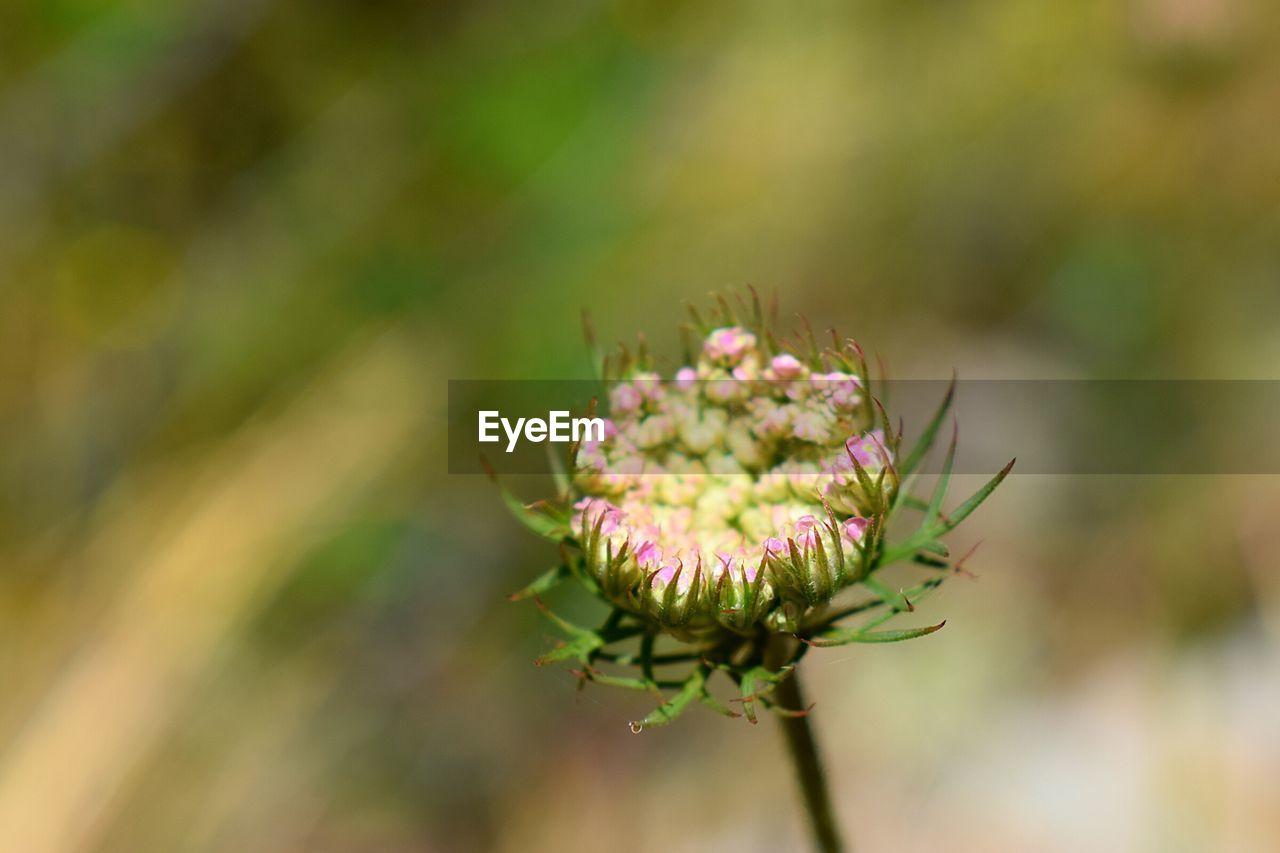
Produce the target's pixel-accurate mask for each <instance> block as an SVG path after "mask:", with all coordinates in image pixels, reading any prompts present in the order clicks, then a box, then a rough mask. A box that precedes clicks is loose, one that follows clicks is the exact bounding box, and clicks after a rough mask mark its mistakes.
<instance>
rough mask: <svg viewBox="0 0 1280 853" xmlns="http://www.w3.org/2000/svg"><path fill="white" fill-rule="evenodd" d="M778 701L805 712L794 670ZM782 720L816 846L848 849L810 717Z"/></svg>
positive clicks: (830, 851)
mask: <svg viewBox="0 0 1280 853" xmlns="http://www.w3.org/2000/svg"><path fill="white" fill-rule="evenodd" d="M774 698H775V699H776V700H777V702H778V704H779V705H780V706H781V707H783V708H785V709H787V710H789V711H799V712H803V711H804V710H805V704H804V694H803V693H802V692H801V690H800V681H799V678H798V676H797V674H796V672H795V671H794V670H793V671H792V672H791V674H790V675H789V676H787V677H786V678H784V679H783V680H782V683H781V684H779V685H778V687H777V688H776V689H775V690H774ZM778 719H779V720H780V721H781V723H782V733H783V734H784V735H786V738H787V749H788V751H789V752H790V753H791V763H792V764H793V765H794V766H795V769H796V778H797V780H799V782H800V791H801V792H802V793H803V794H804V804H805V808H806V809H807V810H808V812H809V823H810V828H811V829H812V830H813V841H814V844H815V846H816V847H817V849H818V850H821V851H823V853H839V851H841V850H844V847H843V845H842V844H841V843H840V830H839V828H838V827H837V826H836V818H835V814H834V812H833V811H832V809H831V792H830V791H829V790H828V789H827V778H826V775H825V774H824V773H823V772H822V759H821V758H820V757H819V755H818V744H817V742H816V741H815V740H814V737H813V728H812V727H811V726H810V725H809V717H808V715H805V716H780V717H778Z"/></svg>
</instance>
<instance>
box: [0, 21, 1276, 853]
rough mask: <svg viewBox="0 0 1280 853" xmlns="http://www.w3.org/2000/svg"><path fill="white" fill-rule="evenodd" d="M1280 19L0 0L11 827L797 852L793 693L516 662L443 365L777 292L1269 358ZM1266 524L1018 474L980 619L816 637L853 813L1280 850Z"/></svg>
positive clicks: (1067, 841) (502, 520)
mask: <svg viewBox="0 0 1280 853" xmlns="http://www.w3.org/2000/svg"><path fill="white" fill-rule="evenodd" d="M1278 13H1280V9H1278V8H1277V7H1276V6H1275V5H1274V4H1272V3H1267V2H1264V0H1125V2H1101V0H1080V2H1060V3H1023V2H945V3H937V2H914V1H913V2H902V0H898V2H881V1H880V0H866V2H856V3H831V2H815V3H808V4H803V6H797V5H795V4H778V3H762V2H761V3H747V4H739V5H736V6H733V7H728V6H724V5H722V4H712V3H700V2H692V3H680V2H676V1H675V0H622V2H612V3H607V2H605V3H590V2H551V3H536V4H525V5H523V6H521V5H516V4H498V3H493V2H484V0H480V1H479V2H473V3H465V4H464V3H454V4H449V3H425V2H424V3H414V2H409V0H385V2H378V3H367V2H366V3H361V2H353V0H314V2H305V3H304V2H300V0H32V2H18V3H5V4H0V848H3V849H5V850H13V851H22V853H42V851H51V852H52V851H57V853H73V851H129V853H133V851H165V853H168V851H237V853H246V851H249V852H250V853H251V852H252V851H419V850H427V851H478V850H499V851H504V850H510V851H516V850H519V851H531V850H555V851H559V850H602V849H609V850H622V851H627V850H645V851H648V850H696V851H710V850H724V851H735V852H736V853H737V852H739V851H748V850H766V849H768V850H776V849H802V848H803V845H804V844H805V839H804V835H803V832H804V827H803V824H802V823H801V821H800V819H799V817H798V815H797V808H796V800H795V798H794V796H793V790H792V784H791V779H790V776H789V771H788V768H787V766H786V764H785V763H784V755H783V752H782V748H781V743H780V738H779V736H778V733H777V732H776V731H774V730H773V726H772V725H770V723H771V722H772V721H770V720H764V721H762V724H761V725H759V726H755V727H752V726H749V725H747V724H746V723H745V722H743V721H734V722H730V721H726V720H724V719H722V718H720V717H717V716H715V715H712V714H709V713H706V712H693V713H690V714H689V715H688V716H686V717H685V719H683V720H682V721H681V722H680V724H679V725H677V726H675V727H672V728H670V729H666V730H661V731H647V732H644V733H643V734H641V735H632V734H631V733H630V732H629V731H628V729H627V726H626V723H625V721H626V720H629V719H632V718H633V717H635V716H636V715H637V713H638V712H643V710H644V708H645V705H646V702H647V700H645V699H644V698H643V697H636V696H632V695H629V694H622V693H619V692H616V691H610V690H604V689H591V690H588V691H587V692H585V693H584V694H583V695H582V696H580V697H577V696H576V695H575V684H574V680H573V678H572V676H570V675H568V674H567V673H565V672H562V671H553V670H540V669H536V668H535V667H534V666H533V665H532V659H533V657H534V656H535V655H536V654H538V653H539V652H540V651H541V650H543V649H544V648H545V647H546V646H547V644H549V643H550V642H552V631H551V629H550V627H549V626H548V625H547V624H546V623H545V622H543V621H541V620H540V617H539V616H538V614H537V613H536V611H535V610H534V608H533V607H531V606H521V605H511V604H508V603H506V602H505V600H504V597H503V595H504V593H507V592H509V591H511V590H512V589H515V588H517V587H518V586H520V585H522V584H523V583H524V582H525V581H527V580H528V579H529V578H531V577H533V576H534V575H535V573H538V572H540V571H542V570H544V569H545V568H546V567H547V566H549V565H551V563H552V561H554V559H555V555H554V553H552V552H551V551H550V550H549V548H548V546H545V545H544V544H543V543H541V542H539V541H537V540H534V539H533V538H531V537H529V536H527V535H525V534H524V533H523V532H522V530H521V529H520V528H518V526H517V525H516V524H515V523H514V522H513V521H512V520H510V519H509V518H508V517H507V516H506V515H505V514H504V513H503V512H502V510H501V508H500V506H499V501H498V499H497V496H496V494H495V493H494V491H493V490H492V489H491V488H490V487H489V486H488V484H487V483H485V482H484V481H483V479H482V478H480V477H474V476H450V475H448V474H447V473H446V464H445V452H444V447H445V436H444V434H443V429H444V412H443V406H444V400H445V382H446V380H447V379H449V378H469V379H478V378H544V379H545V378H573V377H584V376H587V375H589V374H588V362H587V357H586V352H585V349H584V347H583V345H582V342H581V337H580V334H579V330H578V314H579V311H580V309H582V308H584V307H589V308H590V309H591V310H592V311H593V313H594V315H595V318H596V322H597V325H598V327H599V329H600V333H601V336H602V337H604V338H605V339H615V338H630V337H631V336H632V335H634V333H636V332H637V331H643V332H645V333H646V334H647V335H648V336H649V338H650V340H651V341H653V342H654V344H655V346H656V347H657V348H659V349H665V350H667V351H668V352H670V353H672V355H675V354H676V353H677V349H676V346H677V340H678V338H677V335H676V333H675V324H676V322H677V321H678V319H679V317H680V314H681V311H682V307H681V306H682V303H683V302H684V301H686V300H694V301H697V300H702V299H704V298H705V296H706V294H707V293H708V292H709V291H711V290H714V289H720V288H726V287H734V286H742V285H746V284H752V285H755V286H757V287H759V288H761V289H762V290H763V291H765V292H766V293H769V292H774V293H777V294H778V297H779V301H780V303H781V306H782V309H783V313H784V315H787V316H789V315H790V314H792V313H794V312H804V313H805V314H807V315H808V316H810V317H811V318H813V320H814V321H815V324H816V325H818V326H819V327H825V326H828V325H830V326H836V327H838V328H840V329H841V330H842V331H844V332H846V333H849V334H853V335H856V336H858V337H859V339H860V340H861V341H862V342H863V343H864V344H865V345H866V346H867V347H868V348H869V349H872V350H875V351H876V352H878V353H880V354H881V355H882V356H883V357H884V359H885V361H886V362H887V363H888V364H889V366H890V369H891V371H892V372H893V373H894V375H896V376H908V377H927V378H937V377H945V376H947V375H949V373H950V370H951V368H952V367H953V366H954V367H957V368H958V369H959V370H960V372H961V375H962V376H965V377H969V378H999V377H1017V378H1040V377H1072V378H1093V377H1106V378H1127V377H1142V378H1184V377H1185V378H1198V379H1219V378H1228V377H1244V378H1267V379H1280V322H1278V321H1277V317H1280V122H1278V121H1277V118H1278V116H1280V113H1278V109H1280V14H1278ZM1071 417H1072V414H1071V412H1069V411H1065V412H1063V413H1062V418H1063V420H1064V422H1065V423H1069V422H1070V418H1071ZM962 426H963V425H962ZM1222 440H1228V441H1229V440H1230V435H1229V430H1228V431H1227V432H1226V433H1224V438H1223V439H1222ZM1016 453H1017V448H1009V455H1014V454H1016ZM512 485H513V486H514V487H515V488H516V489H518V490H520V491H521V492H522V493H524V494H526V495H528V496H529V497H534V496H537V495H538V494H539V492H540V490H542V489H545V484H543V483H541V482H539V481H538V480H536V479H532V478H531V479H527V480H523V481H517V482H514V483H513V484H512ZM972 485H976V478H970V481H966V482H964V483H961V484H960V486H959V487H960V488H963V487H965V486H972ZM1278 510H1280V482H1277V478H1276V477H1266V476H1234V477H1225V476H1220V477H1101V476H1093V477H1087V476H1069V475H1063V476H1052V477H1049V476H1043V477H1041V476H1028V475H1021V476H1018V475H1015V476H1014V477H1012V478H1011V479H1010V480H1009V481H1008V482H1007V483H1006V484H1005V486H1004V487H1003V488H1002V489H1001V490H1000V491H999V492H997V494H996V495H995V497H994V498H993V499H992V500H991V501H990V502H989V503H988V504H987V505H986V506H984V508H983V509H982V510H981V511H980V512H979V513H978V514H977V515H975V516H974V518H973V519H972V520H971V521H970V522H969V523H968V524H967V525H966V526H965V527H964V528H962V529H961V530H960V531H959V532H958V535H957V537H956V545H957V547H959V548H964V547H967V546H969V545H971V544H973V543H975V542H977V541H979V540H980V539H981V540H984V544H983V547H982V549H981V550H980V551H979V552H978V555H977V556H976V557H975V558H974V560H973V561H972V562H971V563H970V567H971V568H972V569H973V570H974V571H975V572H976V573H977V574H978V575H979V577H978V579H976V580H974V581H972V582H969V583H957V584H955V585H952V586H950V587H949V588H944V590H943V591H942V594H940V595H938V596H937V597H936V598H935V599H933V600H932V601H930V602H929V604H928V606H927V607H922V608H921V610H922V613H920V614H919V615H920V616H921V618H931V617H938V618H941V617H942V616H945V617H946V618H947V619H948V620H949V621H948V625H947V628H946V629H945V630H944V631H943V632H941V633H939V634H937V635H934V636H932V637H929V638H927V639H924V640H920V641H917V642H915V643H909V644H904V645H901V646H888V647H869V648H862V647H855V648H853V649H842V650H830V651H827V652H825V653H818V654H814V655H811V656H810V658H809V659H808V662H806V664H805V668H806V676H807V678H808V681H809V687H810V689H811V692H812V694H813V695H814V697H815V698H816V699H817V701H818V707H817V710H816V711H815V714H816V716H815V720H816V725H817V727H818V731H819V735H820V737H821V739H822V741H823V742H824V744H825V746H826V748H827V749H828V751H829V765H830V773H831V776H832V780H833V784H834V786H835V790H836V798H837V801H838V808H839V810H840V812H841V815H842V817H843V820H844V822H845V825H846V829H847V832H848V833H849V835H850V836H851V837H852V838H853V839H854V840H855V841H856V842H857V845H858V847H859V848H860V849H862V850H868V851H916V850H938V849H947V850H959V851H979V850H981V851H995V850H999V851H1024V850H1037V851H1076V850H1084V849H1089V850H1104V851H1130V850H1137V851H1148V850H1149V851H1263V850H1275V849H1278V848H1280V800H1278V799H1277V797H1278V795H1277V790H1276V784H1275V783H1276V779H1277V778H1278V775H1280V726H1277V725H1276V720H1277V719H1280V572H1278V565H1277V564H1278V563H1280V559H1278V557H1280V543H1278V542H1277V524H1276V520H1277V511H1278ZM572 598H573V596H572V594H571V593H570V594H566V595H564V596H561V599H563V600H567V599H572ZM566 606H570V607H573V606H580V605H574V604H572V603H569V604H567V605H566Z"/></svg>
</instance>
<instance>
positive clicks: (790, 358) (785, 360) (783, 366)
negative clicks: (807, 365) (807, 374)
mask: <svg viewBox="0 0 1280 853" xmlns="http://www.w3.org/2000/svg"><path fill="white" fill-rule="evenodd" d="M769 366H770V367H772V368H773V374H774V376H777V377H778V378H779V379H792V378H794V377H796V376H799V375H800V372H801V371H802V370H803V369H804V365H803V364H801V363H800V359H798V358H796V357H795V356H794V355H791V354H790V353H786V352H784V353H783V354H782V355H775V356H774V357H773V361H771V362H769Z"/></svg>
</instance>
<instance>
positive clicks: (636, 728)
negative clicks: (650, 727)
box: [627, 720, 644, 735]
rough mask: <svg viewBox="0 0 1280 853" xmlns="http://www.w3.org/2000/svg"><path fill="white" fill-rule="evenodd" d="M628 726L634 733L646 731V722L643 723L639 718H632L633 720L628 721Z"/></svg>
mask: <svg viewBox="0 0 1280 853" xmlns="http://www.w3.org/2000/svg"><path fill="white" fill-rule="evenodd" d="M627 728H629V729H631V733H632V734H633V735H638V734H640V733H641V732H642V731H644V723H641V722H639V721H638V720H632V721H631V722H629V723H627Z"/></svg>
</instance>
